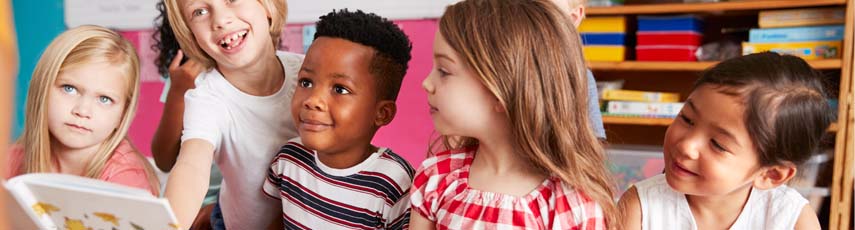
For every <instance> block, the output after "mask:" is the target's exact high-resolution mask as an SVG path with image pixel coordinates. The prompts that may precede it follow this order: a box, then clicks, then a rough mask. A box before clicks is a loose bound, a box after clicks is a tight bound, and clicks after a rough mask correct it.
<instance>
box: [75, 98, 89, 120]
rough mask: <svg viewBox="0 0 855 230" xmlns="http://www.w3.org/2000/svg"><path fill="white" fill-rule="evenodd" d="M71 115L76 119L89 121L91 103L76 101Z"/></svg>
mask: <svg viewBox="0 0 855 230" xmlns="http://www.w3.org/2000/svg"><path fill="white" fill-rule="evenodd" d="M71 113H72V114H74V116H76V117H80V118H85V119H89V118H91V117H92V103H90V102H89V101H88V100H82V99H81V100H78V101H77V103H76V104H75V105H74V107H73V108H71Z"/></svg>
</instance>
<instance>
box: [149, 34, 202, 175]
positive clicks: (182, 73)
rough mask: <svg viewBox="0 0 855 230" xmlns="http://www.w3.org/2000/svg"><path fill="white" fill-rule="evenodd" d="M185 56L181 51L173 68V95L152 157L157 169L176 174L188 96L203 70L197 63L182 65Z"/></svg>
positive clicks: (173, 63) (173, 61)
mask: <svg viewBox="0 0 855 230" xmlns="http://www.w3.org/2000/svg"><path fill="white" fill-rule="evenodd" d="M183 57H184V53H183V52H181V50H179V51H178V53H177V54H176V55H175V57H174V58H172V62H171V63H170V64H169V81H170V86H169V91H168V92H167V96H166V101H165V104H164V106H163V115H162V116H161V117H160V124H159V125H158V126H157V131H155V133H154V139H153V140H152V141H151V150H152V155H153V156H154V162H155V164H156V165H157V168H159V169H160V170H162V171H164V172H169V171H170V170H172V166H174V165H175V160H176V159H177V158H178V151H179V149H180V148H179V147H180V146H181V130H182V129H183V127H184V121H183V120H184V93H186V92H187V90H190V89H192V88H194V87H195V84H194V83H193V81H194V80H195V79H196V76H197V75H199V73H200V72H202V70H203V68H204V67H203V66H202V65H201V64H200V63H199V62H196V61H193V60H192V59H191V60H187V62H186V63H184V64H181V59H182V58H183Z"/></svg>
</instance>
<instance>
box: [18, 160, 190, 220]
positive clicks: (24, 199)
mask: <svg viewBox="0 0 855 230" xmlns="http://www.w3.org/2000/svg"><path fill="white" fill-rule="evenodd" d="M3 185H4V186H5V188H6V189H7V190H8V192H9V195H11V196H8V197H6V198H5V199H6V200H5V204H6V212H7V213H8V214H9V220H10V221H11V222H12V223H11V224H12V225H11V227H12V229H72V230H74V229H134V230H141V229H180V227H179V226H178V225H177V224H176V223H178V221H177V219H176V218H175V214H174V213H173V212H172V209H171V208H170V207H169V203H168V202H167V201H166V199H163V198H157V197H154V196H152V195H151V193H149V192H148V191H145V190H142V189H137V188H131V187H127V186H123V185H118V184H112V183H108V182H105V181H101V180H96V179H91V178H85V177H79V176H72V175H66V174H55V173H35V174H25V175H21V176H17V177H14V178H12V179H10V180H9V181H6V182H4V183H3Z"/></svg>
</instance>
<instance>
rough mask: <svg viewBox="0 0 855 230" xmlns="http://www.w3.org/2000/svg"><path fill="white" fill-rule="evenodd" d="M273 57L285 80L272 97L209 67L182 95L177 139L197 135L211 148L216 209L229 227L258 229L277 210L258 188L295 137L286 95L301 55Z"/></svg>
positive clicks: (293, 82) (293, 83) (291, 89)
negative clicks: (216, 170) (219, 177)
mask: <svg viewBox="0 0 855 230" xmlns="http://www.w3.org/2000/svg"><path fill="white" fill-rule="evenodd" d="M276 56H278V57H279V61H280V62H281V63H282V67H283V69H284V70H285V82H284V83H283V84H282V88H281V89H279V91H278V92H276V93H275V94H273V95H269V96H262V97H259V96H252V95H249V94H246V93H244V92H242V91H240V90H239V89H237V88H235V87H234V86H233V85H232V84H231V83H229V82H228V81H227V80H226V79H225V78H223V75H222V74H221V73H220V72H219V71H217V70H216V69H212V70H211V71H209V72H205V73H202V74H201V75H200V76H199V77H198V78H196V88H195V89H192V90H189V91H187V93H186V94H185V96H184V98H185V110H184V131H183V134H182V136H181V141H182V142H184V141H187V140H190V139H202V140H205V141H208V142H210V143H211V144H212V145H213V146H214V162H216V164H217V166H219V167H220V170H221V171H222V174H223V183H222V187H221V189H220V208H221V209H222V212H223V219H224V220H225V224H226V228H228V229H263V228H265V227H266V225H267V224H268V223H270V221H271V218H272V217H273V216H271V215H269V214H270V213H271V212H272V211H273V210H275V208H279V207H276V205H274V204H273V202H270V201H269V200H267V198H265V197H264V195H263V194H262V193H261V192H259V191H258V190H259V188H261V186H262V184H263V182H264V178H265V177H266V175H265V174H266V173H267V169H268V168H269V166H270V160H271V159H273V156H274V155H275V154H276V152H278V151H277V150H278V149H279V147H280V146H281V145H282V143H285V142H287V141H288V140H289V139H291V138H294V137H296V136H297V131H296V128H295V126H294V122H293V119H292V118H291V97H292V96H293V95H294V90H295V87H296V85H297V72H299V70H300V65H302V62H303V55H300V54H295V53H287V52H277V53H276ZM238 77H239V76H238Z"/></svg>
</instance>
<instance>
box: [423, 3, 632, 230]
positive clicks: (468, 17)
mask: <svg viewBox="0 0 855 230" xmlns="http://www.w3.org/2000/svg"><path fill="white" fill-rule="evenodd" d="M439 32H440V33H442V35H443V36H444V37H445V40H446V42H448V44H449V45H450V46H451V47H452V49H454V50H455V51H456V52H457V53H459V54H460V56H461V57H462V58H463V59H464V60H465V63H467V65H468V66H469V67H471V68H472V70H473V71H474V73H475V74H476V75H477V76H478V78H479V79H480V80H481V82H482V83H483V84H484V86H485V87H486V88H487V89H488V90H490V92H492V93H493V94H494V95H495V96H496V98H497V99H498V100H499V102H500V103H501V104H502V105H504V108H505V113H506V115H507V116H508V118H509V120H510V121H511V124H510V127H511V129H512V130H511V132H512V134H513V138H514V140H513V141H514V143H513V145H514V146H516V147H517V148H518V149H517V152H519V153H520V154H521V155H522V156H521V157H523V158H524V159H527V160H528V162H529V163H530V165H531V166H532V167H534V168H535V169H537V170H539V171H541V172H543V173H545V174H547V175H552V176H556V177H558V178H560V179H561V180H562V181H563V182H564V183H566V184H568V185H570V186H572V187H573V188H574V189H577V190H579V191H581V192H583V193H584V194H586V195H587V196H588V197H590V198H591V199H592V200H594V201H596V202H597V203H599V204H600V206H601V207H602V208H603V212H604V215H605V218H606V222H607V223H608V224H609V226H610V228H617V227H616V226H617V225H616V224H617V223H618V222H619V221H616V215H617V214H616V213H617V212H616V208H615V204H614V197H613V191H612V190H613V187H612V180H611V179H610V178H611V176H610V174H609V172H608V170H607V169H606V166H605V163H604V162H605V157H604V150H603V146H602V145H601V143H600V142H599V141H598V140H597V138H596V137H595V136H594V132H593V129H592V128H591V125H590V121H589V118H588V113H587V112H586V111H587V109H588V107H587V106H588V91H587V84H588V82H587V75H586V74H587V69H586V67H585V62H584V60H583V59H582V44H581V43H580V38H579V35H578V34H577V32H576V30H575V28H574V26H573V25H572V24H571V23H570V20H569V18H567V17H566V16H565V15H563V14H562V13H561V11H560V10H559V9H558V8H557V7H556V6H555V5H554V4H553V3H552V2H550V1H548V0H536V1H532V0H467V1H462V2H459V3H457V4H454V5H451V6H449V7H448V8H447V9H446V11H445V14H444V15H443V16H442V18H441V20H440V23H439ZM441 139H442V141H443V143H445V147H446V148H448V149H456V148H463V147H468V146H472V145H475V144H477V140H475V139H474V138H469V137H447V136H446V137H442V138H441Z"/></svg>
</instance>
